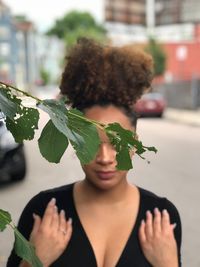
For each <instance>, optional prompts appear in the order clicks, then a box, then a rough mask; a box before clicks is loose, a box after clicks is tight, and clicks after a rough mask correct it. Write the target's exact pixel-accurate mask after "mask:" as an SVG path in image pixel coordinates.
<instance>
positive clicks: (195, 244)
mask: <svg viewBox="0 0 200 267" xmlns="http://www.w3.org/2000/svg"><path fill="white" fill-rule="evenodd" d="M41 117H42V118H41V122H40V123H41V125H43V124H44V122H45V121H47V119H48V118H47V116H46V115H44V114H43V115H42V116H41ZM138 133H139V138H140V140H142V141H143V143H144V144H145V145H148V146H155V147H156V148H157V149H158V153H157V154H156V155H155V154H154V153H148V154H147V155H146V158H147V159H148V160H150V164H148V163H147V161H145V160H142V159H140V158H139V157H137V156H136V157H135V159H134V168H133V170H131V171H130V173H129V180H130V181H131V182H132V183H135V184H137V185H138V186H141V187H144V188H146V189H148V190H151V191H153V192H155V193H156V194H158V195H160V196H166V197H167V198H168V199H169V200H171V201H172V202H173V203H174V204H175V205H176V207H177V208H178V210H179V212H180V216H181V219H182V227H183V242H182V258H183V267H188V266H189V267H199V266H200V255H199V248H200V239H199V236H200V230H199V223H200V213H199V203H200V194H199V188H200V167H199V165H200V161H199V158H200V156H199V155H200V127H193V126H189V125H184V124H180V123H176V122H170V121H169V120H166V119H153V118H149V119H141V120H140V121H139V124H138ZM38 136H39V132H38V134H37V137H38ZM37 137H36V138H35V140H34V141H30V142H26V143H25V149H26V154H27V163H28V173H27V177H26V179H25V180H24V181H23V182H19V183H13V184H9V185H4V186H2V187H0V208H2V209H4V210H8V211H9V212H10V213H11V214H12V218H13V221H14V222H15V223H17V220H18V218H19V215H20V213H21V211H22V209H23V207H24V206H25V204H26V203H27V201H28V200H29V199H30V198H31V197H32V196H33V195H35V194H36V193H37V192H39V191H41V190H44V189H46V188H50V187H55V186H59V185H62V184H64V183H70V182H72V181H75V180H77V179H81V178H82V177H83V173H82V170H81V168H80V165H79V161H78V160H77V159H76V156H75V154H74V152H73V151H72V149H71V148H69V149H68V152H67V153H66V154H65V156H64V157H63V158H62V161H61V163H60V164H58V165H56V164H50V163H48V162H47V161H46V160H45V159H43V158H42V156H41V155H40V153H39V149H38V146H37ZM12 242H13V233H12V231H11V229H7V230H6V231H4V232H3V233H0V267H4V266H5V261H6V258H7V256H8V254H9V251H10V249H11V247H12Z"/></svg>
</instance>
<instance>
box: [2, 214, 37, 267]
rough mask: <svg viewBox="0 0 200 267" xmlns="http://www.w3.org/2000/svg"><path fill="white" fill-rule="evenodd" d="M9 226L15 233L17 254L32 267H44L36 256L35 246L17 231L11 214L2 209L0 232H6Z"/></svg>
mask: <svg viewBox="0 0 200 267" xmlns="http://www.w3.org/2000/svg"><path fill="white" fill-rule="evenodd" d="M7 226H10V227H11V228H12V230H13V231H14V235H15V244H14V248H15V252H16V254H17V255H18V256H19V257H20V258H22V259H23V260H25V261H27V262H29V263H30V265H31V266H33V267H42V263H41V262H40V260H39V259H38V257H37V256H36V255H35V249H34V247H33V245H32V244H31V243H30V242H29V241H28V240H26V239H25V238H24V237H23V235H22V234H21V233H20V232H19V231H18V230H17V227H16V226H15V225H14V223H13V222H12V219H11V216H10V214H9V213H8V212H7V211H4V210H2V209H0V231H4V230H5V229H6V227H7Z"/></svg>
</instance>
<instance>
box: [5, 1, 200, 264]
mask: <svg viewBox="0 0 200 267" xmlns="http://www.w3.org/2000/svg"><path fill="white" fill-rule="evenodd" d="M80 37H90V38H94V39H96V40H97V41H99V42H102V43H105V44H113V45H116V46H121V45H130V46H135V47H136V48H138V49H144V50H145V51H146V52H148V53H150V54H151V55H152V56H153V58H154V62H155V78H154V81H153V87H152V92H150V93H149V94H147V95H145V96H144V97H142V99H140V100H139V101H138V102H137V103H136V105H135V109H136V110H137V111H138V113H139V114H140V115H141V118H140V119H139V124H138V132H139V136H140V138H141V140H142V141H143V142H144V143H145V144H146V145H154V146H155V147H157V148H158V155H156V156H155V155H147V156H146V157H147V159H148V160H150V161H151V164H147V163H146V161H142V160H141V159H137V158H136V159H135V162H134V169H133V170H131V172H130V175H129V179H130V181H131V182H133V183H136V184H137V185H139V186H143V187H144V188H147V189H149V190H152V191H154V192H155V193H157V194H159V195H162V196H167V197H168V198H169V199H170V200H171V201H172V202H173V203H174V204H175V205H176V206H177V208H178V210H179V211H180V215H181V218H182V223H183V245H182V256H183V267H186V266H190V267H199V266H200V256H199V248H200V240H199V236H200V230H199V226H198V225H199V223H200V213H199V211H198V210H199V206H198V203H200V194H199V188H200V179H199V178H200V168H199V163H200V1H199V0H190V1H186V0H168V1H166V0H140V1H137V0H95V1H89V0H84V1H82V0H73V1H70V3H69V2H68V1H64V0H57V1H47V0H43V1H38V0H29V1H23V0H17V1H13V0H0V81H1V82H4V83H7V84H12V85H15V86H17V87H18V88H20V89H22V90H25V91H27V92H29V93H30V94H32V95H35V96H37V97H39V98H41V99H46V98H57V97H58V94H59V80H60V76H61V73H62V69H63V65H64V59H65V55H66V54H67V52H68V50H69V49H70V47H71V46H72V45H73V44H74V43H75V42H76V40H77V38H80ZM24 102H25V103H26V104H27V105H29V106H31V105H32V104H33V103H32V102H31V101H30V100H29V99H24ZM47 120H48V117H47V115H46V114H45V113H43V112H41V113H40V129H41V127H42V126H44V125H45V123H46V122H47ZM39 135H40V130H38V131H37V133H36V136H35V138H34V140H33V141H31V142H25V143H24V144H22V145H20V146H17V145H16V144H15V143H14V141H13V140H12V137H11V136H10V135H9V133H8V132H6V129H5V126H4V125H3V122H1V123H0V208H2V209H5V210H8V211H9V212H11V214H12V217H13V220H14V221H15V222H16V223H17V220H18V218H19V215H20V213H21V211H22V209H23V207H24V206H25V204H26V202H27V201H28V200H29V199H30V198H31V197H32V196H33V195H34V194H36V193H37V192H39V191H41V190H43V189H46V188H49V187H55V186H58V185H61V184H64V183H69V182H72V181H75V180H77V179H81V178H82V177H83V173H82V171H81V168H80V166H79V162H78V160H77V159H76V157H75V155H74V152H73V150H72V149H71V148H69V149H68V152H67V153H66V155H65V156H64V157H63V159H62V161H61V163H60V164H58V165H56V164H50V163H48V162H46V161H45V159H43V158H42V156H41V155H40V153H39V149H38V146H37V139H38V137H39ZM17 166H18V167H17ZM19 166H20V168H19ZM12 242H13V233H12V231H9V230H7V231H5V232H3V233H1V234H0V267H3V266H5V262H6V258H7V257H8V254H9V251H10V249H11V247H12Z"/></svg>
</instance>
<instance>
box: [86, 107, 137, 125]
mask: <svg viewBox="0 0 200 267" xmlns="http://www.w3.org/2000/svg"><path fill="white" fill-rule="evenodd" d="M85 116H86V117H87V118H88V119H91V120H95V121H98V122H100V123H102V124H105V125H108V124H109V123H114V122H117V123H119V124H120V125H121V126H122V127H123V128H126V129H130V130H132V129H133V127H132V125H131V121H130V119H129V118H128V116H127V115H126V114H125V113H124V112H123V111H122V110H121V109H120V108H117V107H115V106H113V105H109V106H106V107H102V106H97V105H95V106H93V107H91V108H88V109H86V110H85Z"/></svg>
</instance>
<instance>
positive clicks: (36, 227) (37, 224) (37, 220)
mask: <svg viewBox="0 0 200 267" xmlns="http://www.w3.org/2000/svg"><path fill="white" fill-rule="evenodd" d="M33 219H34V224H33V230H32V233H31V234H33V235H34V234H36V233H37V232H38V230H39V227H40V224H41V218H40V216H39V215H37V214H35V213H33Z"/></svg>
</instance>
